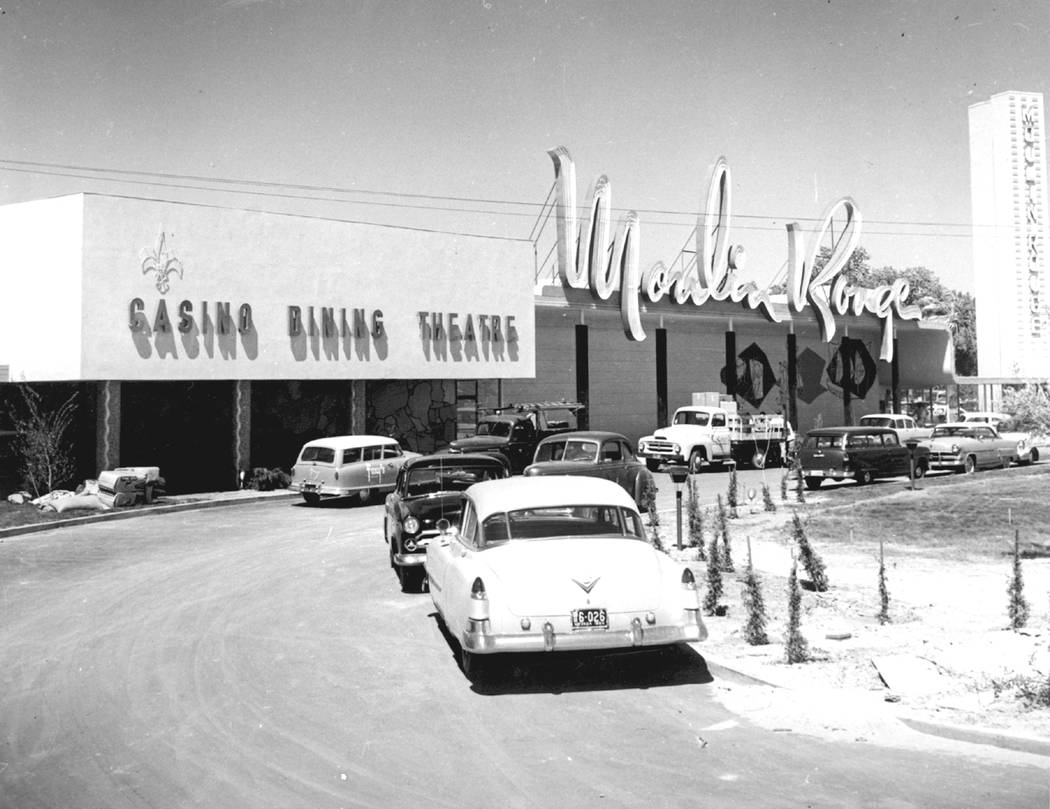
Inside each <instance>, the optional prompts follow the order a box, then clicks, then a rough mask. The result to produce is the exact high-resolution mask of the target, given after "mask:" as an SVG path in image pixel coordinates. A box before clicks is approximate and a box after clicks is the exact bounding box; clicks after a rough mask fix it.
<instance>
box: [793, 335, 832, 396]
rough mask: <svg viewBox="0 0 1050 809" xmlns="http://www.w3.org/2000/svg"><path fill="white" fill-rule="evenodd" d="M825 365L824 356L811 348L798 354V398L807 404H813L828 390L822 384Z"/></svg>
mask: <svg viewBox="0 0 1050 809" xmlns="http://www.w3.org/2000/svg"><path fill="white" fill-rule="evenodd" d="M824 365H825V363H824V358H823V357H821V356H820V355H819V354H818V353H817V352H816V351H814V350H813V349H811V348H807V349H805V350H804V351H803V352H802V353H801V354H799V355H798V363H797V373H798V398H799V399H801V400H802V401H803V402H805V403H806V404H813V402H815V401H816V400H817V397H819V396H820V394H822V393H824V392H825V391H826V390H827V388H825V387H824V385H823V384H822V382H823V378H824Z"/></svg>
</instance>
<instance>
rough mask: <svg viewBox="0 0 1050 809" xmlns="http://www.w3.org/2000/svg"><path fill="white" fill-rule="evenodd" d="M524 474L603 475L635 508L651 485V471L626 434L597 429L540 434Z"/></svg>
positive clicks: (642, 500)
mask: <svg viewBox="0 0 1050 809" xmlns="http://www.w3.org/2000/svg"><path fill="white" fill-rule="evenodd" d="M525 474H526V475H527V476H529V477H538V476H540V475H584V476H587V477H593V478H605V479H606V480H611V481H612V482H613V483H617V484H619V485H620V486H621V487H622V488H623V490H624V491H625V492H627V493H628V494H629V495H631V497H633V498H634V502H635V504H636V505H637V506H638V508H639V509H644V508H645V498H646V491H647V489H648V488H649V487H650V486H652V485H653V476H652V474H651V473H650V472H649V470H648V469H647V468H646V466H645V463H644V462H643V461H640V460H638V458H637V457H635V454H634V451H633V450H632V449H631V443H630V442H629V441H628V440H627V438H626V437H624V436H622V435H620V434H619V433H610V432H602V431H598V430H594V431H580V430H575V431H573V432H569V433H559V434H558V435H553V436H550V437H549V438H544V439H543V440H542V441H541V442H540V444H539V446H538V447H536V454H535V455H534V456H533V459H532V463H531V464H530V465H529V466H527V467H526V468H525Z"/></svg>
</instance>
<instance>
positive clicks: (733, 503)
mask: <svg viewBox="0 0 1050 809" xmlns="http://www.w3.org/2000/svg"><path fill="white" fill-rule="evenodd" d="M726 504H727V505H728V506H729V518H730V519H731V520H735V519H736V518H737V516H739V515H738V514H737V506H738V505H739V504H740V499H739V486H738V481H737V476H736V464H735V463H731V464H730V465H729V489H728V491H727V492H726Z"/></svg>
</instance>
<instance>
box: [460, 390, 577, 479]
mask: <svg viewBox="0 0 1050 809" xmlns="http://www.w3.org/2000/svg"><path fill="white" fill-rule="evenodd" d="M581 410H583V405H582V404H580V403H579V402H521V403H519V404H509V405H506V406H505V407H498V408H492V409H491V410H489V411H488V412H487V413H486V414H485V415H483V416H482V417H481V418H480V419H478V427H477V430H476V432H475V433H474V435H472V436H470V437H468V438H459V439H456V440H455V441H453V442H452V443H451V444H449V446H448V449H447V450H446V451H447V452H454V453H460V452H483V453H486V454H489V455H501V456H503V457H504V458H506V459H507V462H508V463H509V464H510V468H511V471H513V472H514V473H515V474H518V473H520V472H523V471H524V469H525V467H526V466H528V465H529V464H530V463H532V456H533V454H534V453H535V452H536V445H537V444H539V443H540V441H542V440H543V439H544V438H546V437H547V436H550V435H555V434H557V433H564V432H568V431H569V430H575V429H576V428H577V425H578V421H577V417H578V414H579V412H580V411H581Z"/></svg>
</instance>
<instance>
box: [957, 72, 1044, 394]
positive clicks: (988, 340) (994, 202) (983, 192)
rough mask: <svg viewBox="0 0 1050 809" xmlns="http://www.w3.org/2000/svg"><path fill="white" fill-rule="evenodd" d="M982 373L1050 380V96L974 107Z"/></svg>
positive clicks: (1001, 98) (1010, 96) (1005, 98)
mask: <svg viewBox="0 0 1050 809" xmlns="http://www.w3.org/2000/svg"><path fill="white" fill-rule="evenodd" d="M970 183H971V187H970V193H971V206H972V211H973V258H974V298H975V302H976V310H977V312H976V314H977V373H978V375H980V376H982V377H1050V309H1048V305H1050V296H1048V289H1047V279H1046V272H1047V256H1046V253H1047V190H1046V135H1045V132H1044V128H1043V94H1042V93H1019V92H1006V93H998V94H997V95H994V96H992V97H991V98H990V99H989V100H988V101H982V102H981V103H979V104H974V105H972V106H971V107H970Z"/></svg>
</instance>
